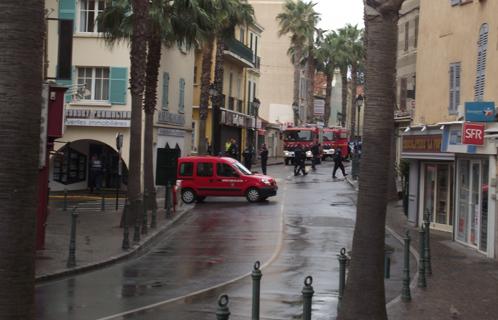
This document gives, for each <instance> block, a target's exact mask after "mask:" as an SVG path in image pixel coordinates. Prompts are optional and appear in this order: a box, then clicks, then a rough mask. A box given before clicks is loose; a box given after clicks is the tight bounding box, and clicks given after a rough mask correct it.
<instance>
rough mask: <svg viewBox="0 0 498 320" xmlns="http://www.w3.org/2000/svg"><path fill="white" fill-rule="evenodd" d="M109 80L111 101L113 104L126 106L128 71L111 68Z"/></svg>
mask: <svg viewBox="0 0 498 320" xmlns="http://www.w3.org/2000/svg"><path fill="white" fill-rule="evenodd" d="M109 78H110V79H109V101H110V102H111V103H112V104H126V93H127V90H128V87H127V83H128V69H127V68H116V67H114V68H110V73H109Z"/></svg>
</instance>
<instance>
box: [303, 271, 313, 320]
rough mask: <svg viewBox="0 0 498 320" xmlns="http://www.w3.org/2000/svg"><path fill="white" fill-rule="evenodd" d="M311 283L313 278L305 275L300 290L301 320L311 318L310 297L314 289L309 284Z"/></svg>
mask: <svg viewBox="0 0 498 320" xmlns="http://www.w3.org/2000/svg"><path fill="white" fill-rule="evenodd" d="M312 283H313V278H312V277H311V276H307V277H306V278H305V279H304V287H303V290H302V291H301V292H302V294H303V320H311V299H312V298H313V294H314V293H315V291H314V290H313V287H312V286H311V284H312Z"/></svg>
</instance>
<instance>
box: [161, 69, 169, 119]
mask: <svg viewBox="0 0 498 320" xmlns="http://www.w3.org/2000/svg"><path fill="white" fill-rule="evenodd" d="M168 96H169V73H167V72H164V73H163V100H162V103H161V109H162V110H163V111H168V106H169V101H168Z"/></svg>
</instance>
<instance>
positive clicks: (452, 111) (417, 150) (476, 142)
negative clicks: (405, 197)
mask: <svg viewBox="0 0 498 320" xmlns="http://www.w3.org/2000/svg"><path fill="white" fill-rule="evenodd" d="M497 10H498V2H496V1H478V0H474V1H472V0H468V1H459V0H450V1H432V0H421V1H420V19H419V21H420V30H419V31H420V32H419V36H418V40H417V41H418V48H417V65H416V75H417V77H416V88H417V90H416V93H415V97H416V101H417V106H416V108H415V111H414V118H413V123H414V124H413V125H412V126H411V127H407V129H405V132H404V134H403V142H402V157H403V158H405V159H407V160H408V161H410V182H409V210H408V215H409V219H410V220H411V221H413V222H414V223H421V221H422V219H423V215H424V213H425V214H430V222H431V228H434V229H439V230H443V231H447V232H451V233H452V235H453V239H454V240H455V241H456V242H458V243H461V244H464V245H467V246H469V247H472V248H475V249H476V250H477V251H478V252H481V253H483V254H485V255H487V256H488V257H493V258H496V257H497V255H496V250H495V247H496V242H497V239H496V231H497V226H496V150H497V148H496V147H497V145H496V136H497V135H496V132H498V129H497V123H496V117H495V101H496V100H497V99H498V92H497V91H496V90H494V88H496V87H497V85H498V77H497V76H496V75H495V74H494V72H493V71H494V70H496V69H497V67H498V53H497V51H496V50H494V49H495V48H497V47H498V43H497V41H498V37H497V35H496V30H498V22H497V21H496V19H494V13H495V12H497Z"/></svg>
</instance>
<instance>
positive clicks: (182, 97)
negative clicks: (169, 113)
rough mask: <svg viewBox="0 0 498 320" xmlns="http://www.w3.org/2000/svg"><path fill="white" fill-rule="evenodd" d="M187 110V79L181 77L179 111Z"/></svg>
mask: <svg viewBox="0 0 498 320" xmlns="http://www.w3.org/2000/svg"><path fill="white" fill-rule="evenodd" d="M184 112H185V80H184V79H183V78H182V79H180V96H179V98H178V113H184Z"/></svg>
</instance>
